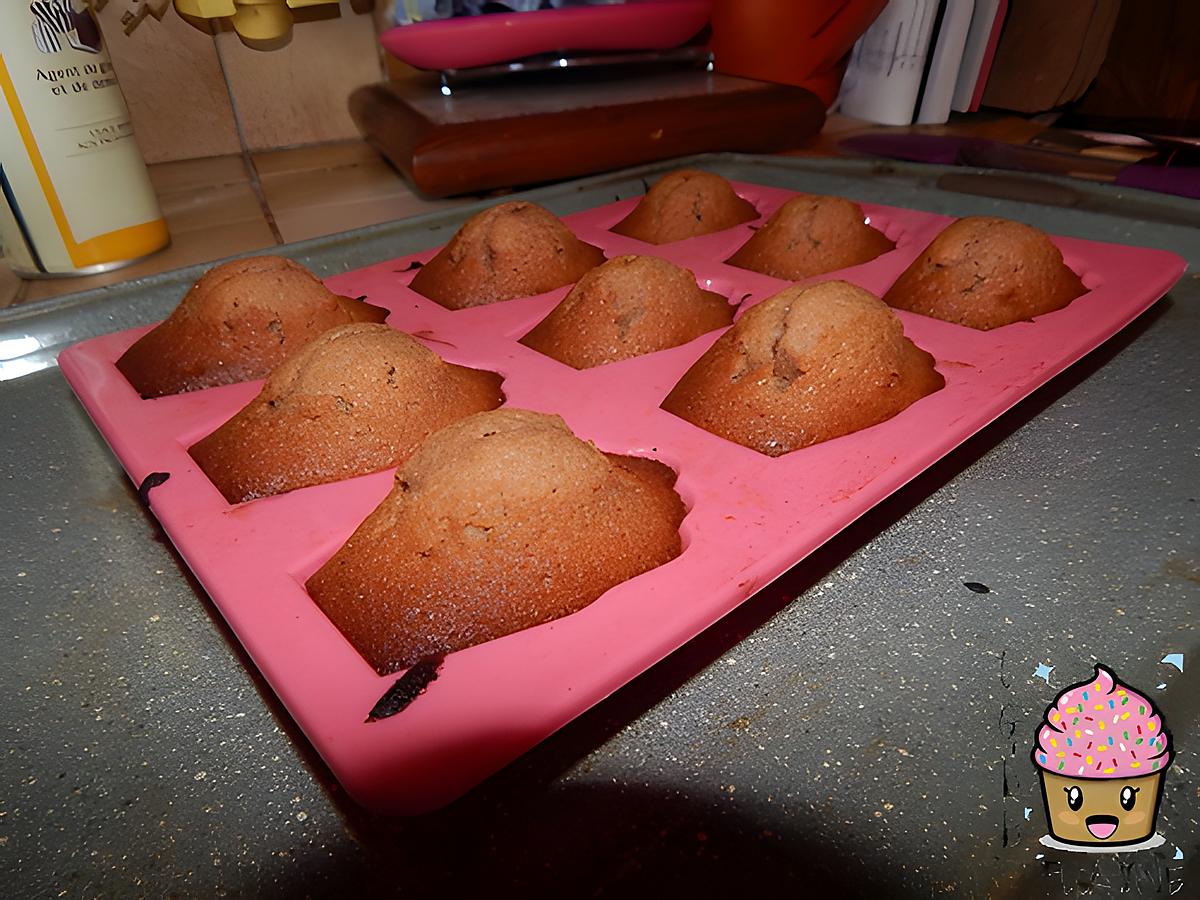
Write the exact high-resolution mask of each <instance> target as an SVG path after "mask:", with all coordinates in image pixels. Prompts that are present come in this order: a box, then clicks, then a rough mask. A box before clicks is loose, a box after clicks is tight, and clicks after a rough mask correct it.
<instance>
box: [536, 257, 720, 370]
mask: <svg viewBox="0 0 1200 900" xmlns="http://www.w3.org/2000/svg"><path fill="white" fill-rule="evenodd" d="M732 321H733V307H732V306H730V305H729V303H728V302H727V301H726V300H725V298H724V297H722V296H721V295H720V294H717V293H714V292H712V291H702V290H700V288H699V286H698V285H697V284H696V278H695V276H694V275H693V274H692V273H691V272H689V271H688V270H687V269H682V268H680V267H679V266H676V265H674V264H672V263H669V262H667V261H666V260H665V259H659V258H658V257H656V256H618V257H616V258H615V259H610V260H609V261H608V262H606V263H604V264H602V265H599V266H597V267H596V268H594V269H592V270H591V271H590V272H588V273H587V274H586V275H584V276H583V277H582V278H581V279H579V282H578V283H577V284H576V285H575V287H573V288H572V289H571V293H569V294H567V296H566V297H565V298H563V300H562V302H561V303H559V304H558V306H556V307H555V308H554V309H553V310H551V312H550V314H549V315H548V316H546V318H544V319H543V320H542V321H541V322H539V323H538V325H537V326H536V327H535V328H534V329H533V330H532V331H530V332H529V333H528V334H527V335H525V337H524V338H522V339H521V343H522V344H524V345H525V346H527V347H532V348H533V349H534V350H537V351H538V352H539V353H544V354H546V355H547V356H550V357H553V358H554V359H557V360H558V361H559V362H564V363H566V364H567V365H569V366H574V367H575V368H576V369H587V368H591V367H592V366H599V365H603V364H604V363H610V362H616V361H617V360H621V359H630V358H632V357H634V356H642V355H643V354H646V353H654V352H656V351H658V350H665V349H667V348H668V347H675V346H678V345H679V344H686V343H687V342H688V341H690V340H692V339H693V338H697V337H699V336H700V335H702V334H705V333H706V332H709V331H712V330H714V329H716V328H724V327H725V326H726V325H728V324H729V323H731V322H732Z"/></svg>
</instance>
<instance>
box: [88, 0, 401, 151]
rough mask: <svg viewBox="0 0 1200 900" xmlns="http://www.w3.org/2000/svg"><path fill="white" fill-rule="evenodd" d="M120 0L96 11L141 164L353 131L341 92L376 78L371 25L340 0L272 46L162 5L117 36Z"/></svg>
mask: <svg viewBox="0 0 1200 900" xmlns="http://www.w3.org/2000/svg"><path fill="white" fill-rule="evenodd" d="M126 8H127V7H126V5H125V4H123V3H120V2H110V3H108V4H107V5H106V6H105V7H104V9H103V10H102V11H101V12H99V13H98V14H97V18H98V19H99V21H100V27H101V29H102V30H103V32H104V37H105V40H106V41H107V43H108V49H109V53H110V54H111V56H112V60H113V67H114V68H115V69H116V73H117V80H118V81H119V82H120V84H121V89H122V91H124V93H125V99H126V101H127V102H128V104H129V110H130V113H131V115H132V117H133V125H134V129H135V130H136V132H137V139H138V144H139V146H140V147H141V148H142V153H143V155H144V156H145V157H146V161H147V162H151V163H155V162H165V161H168V160H178V159H194V158H198V157H205V156H219V155H222V154H227V153H238V152H241V151H242V150H243V149H246V150H270V149H275V148H278V147H291V146H297V145H304V144H314V143H321V142H325V141H334V140H341V139H345V138H353V137H356V136H357V135H358V131H357V129H356V128H355V127H354V123H353V121H351V119H350V114H349V113H348V112H347V110H346V98H347V97H348V96H349V95H350V91H352V90H353V89H354V88H356V87H358V86H360V85H363V84H368V83H370V82H373V81H379V80H381V79H382V78H383V77H384V74H383V68H382V62H381V54H380V51H379V49H378V48H379V45H378V41H377V38H376V32H375V24H374V20H373V17H372V16H371V15H370V14H367V15H356V14H355V13H353V12H352V11H351V9H350V6H349V3H348V2H346V0H343V2H342V5H341V16H340V17H339V18H333V19H325V20H321V21H312V22H303V23H300V24H297V25H296V26H295V27H294V28H293V31H292V41H291V43H290V44H289V45H288V46H286V47H284V48H282V49H279V50H271V51H265V52H264V51H257V50H250V49H249V48H247V47H244V46H243V45H242V44H241V42H240V41H238V39H237V35H235V34H233V33H232V32H224V33H220V34H217V35H216V36H212V35H207V34H204V33H202V32H200V31H197V30H196V29H194V28H192V27H191V26H190V25H188V24H187V23H186V22H184V21H183V20H182V19H180V18H179V17H178V16H177V15H176V14H175V12H174V10H173V9H172V10H169V11H168V12H167V15H166V16H164V17H163V20H162V21H161V22H158V21H155V20H154V19H152V18H147V19H145V20H144V21H143V22H142V23H141V25H140V26H139V27H138V28H137V30H136V31H134V32H133V34H131V35H126V34H125V33H124V30H123V29H122V27H121V14H122V13H123V12H124V11H125V9H126Z"/></svg>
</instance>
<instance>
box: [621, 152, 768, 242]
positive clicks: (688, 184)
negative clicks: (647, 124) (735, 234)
mask: <svg viewBox="0 0 1200 900" xmlns="http://www.w3.org/2000/svg"><path fill="white" fill-rule="evenodd" d="M757 218H758V211H757V210H756V209H755V208H754V205H753V204H752V203H750V202H749V201H748V200H743V199H742V198H741V197H739V196H738V195H737V193H736V192H735V191H734V189H733V185H731V184H730V183H729V182H728V181H726V180H725V179H724V178H722V177H721V176H720V175H714V174H712V173H711V172H702V171H700V170H699V169H679V170H678V171H675V172H669V173H667V174H666V175H664V176H663V177H662V178H660V179H659V180H658V181H657V182H655V184H654V187H652V188H650V190H648V191H647V192H646V196H644V197H643V198H642V199H641V201H640V202H639V203H638V205H637V206H635V207H634V208H633V212H631V213H630V214H629V215H627V216H626V217H625V218H624V219H622V220H621V221H620V222H618V223H617V224H616V225H614V226H613V227H612V231H614V232H615V233H616V234H623V235H625V236H626V237H631V238H637V239H638V240H639V241H645V242H646V243H648V244H668V243H670V242H672V241H682V240H685V239H686V238H692V237H699V236H700V235H702V234H712V233H713V232H714V231H724V230H725V229H726V228H732V227H733V226H734V225H740V224H741V223H742V222H749V221H750V220H751V219H757Z"/></svg>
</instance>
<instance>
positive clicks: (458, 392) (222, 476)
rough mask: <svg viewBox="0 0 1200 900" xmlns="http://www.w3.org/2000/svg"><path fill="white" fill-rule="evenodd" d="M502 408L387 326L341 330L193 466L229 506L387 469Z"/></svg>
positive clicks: (306, 350) (223, 430) (213, 437)
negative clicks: (446, 432)
mask: <svg viewBox="0 0 1200 900" xmlns="http://www.w3.org/2000/svg"><path fill="white" fill-rule="evenodd" d="M503 402H504V395H503V394H502V393H501V392H500V376H499V375H496V374H495V373H494V372H481V371H479V370H477V369H467V368H463V367H462V366H455V365H451V364H450V363H447V362H445V361H443V360H442V359H440V358H439V357H438V356H437V354H435V353H433V352H431V351H430V350H427V349H426V348H425V347H423V346H422V345H421V344H419V343H417V342H416V341H415V340H413V339H412V338H411V337H409V336H408V335H407V334H404V333H403V332H400V331H396V329H394V328H391V327H389V326H387V325H373V324H365V325H343V326H342V327H340V328H334V329H332V330H331V331H327V332H325V334H323V335H321V336H320V337H319V338H317V339H316V340H315V341H312V342H311V343H309V344H308V345H307V346H305V347H303V348H302V349H301V350H300V351H299V352H298V353H296V354H294V355H292V356H290V357H288V359H287V360H285V361H284V363H283V364H282V365H281V366H279V368H277V369H276V370H275V371H274V372H272V373H271V376H270V377H269V378H268V379H267V382H266V384H265V385H263V389H262V393H260V394H259V395H258V396H257V397H255V398H254V400H252V401H251V402H250V403H249V405H247V406H246V407H245V408H244V409H242V410H241V411H240V412H239V413H238V414H237V415H235V416H234V417H233V418H232V419H230V420H229V421H228V422H226V423H225V424H224V425H222V426H221V427H220V428H218V429H217V430H216V431H214V432H213V433H212V434H210V435H209V436H208V437H206V438H204V439H203V440H201V441H199V442H197V443H196V444H195V445H194V446H193V447H192V448H191V454H192V458H193V459H195V460H196V462H197V463H199V465H200V468H201V469H203V470H204V473H205V474H206V475H207V476H208V477H209V479H210V480H211V481H212V482H213V484H214V485H216V487H217V489H218V490H219V491H220V492H221V494H222V495H224V497H225V499H226V500H228V501H229V502H230V503H241V502H243V501H245V500H253V499H254V498H256V497H267V496H270V495H272V494H281V493H283V492H285V491H292V490H295V489H296V488H301V487H308V486H310V485H314V484H322V483H324V482H327V481H339V480H341V479H343V478H351V477H353V476H355V475H365V474H366V473H368V472H375V471H378V470H379V469H386V468H390V467H391V466H395V465H398V464H400V463H401V462H403V461H404V460H406V459H408V457H409V456H411V455H412V453H413V451H414V450H416V448H417V446H418V445H419V444H420V443H421V441H423V440H424V439H425V438H426V437H428V436H429V435H430V434H432V433H433V432H435V431H437V430H438V429H439V428H441V427H443V426H445V425H449V424H450V423H451V422H454V421H457V420H458V419H461V418H463V417H464V416H468V415H471V414H472V413H476V412H481V411H483V410H488V409H495V408H496V407H497V406H499V405H500V404H501V403H503Z"/></svg>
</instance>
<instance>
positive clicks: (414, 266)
mask: <svg viewBox="0 0 1200 900" xmlns="http://www.w3.org/2000/svg"><path fill="white" fill-rule="evenodd" d="M423 265H425V263H421V262H417V261H416V260H415V259H414V260H413V261H412V262H410V263H409V264H408V265H407V266H405V267H404V268H403V269H392V271H393V272H411V271H413V269H419V268H421V266H423Z"/></svg>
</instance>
